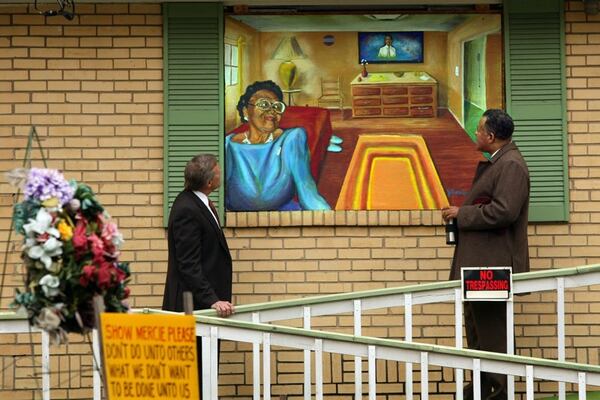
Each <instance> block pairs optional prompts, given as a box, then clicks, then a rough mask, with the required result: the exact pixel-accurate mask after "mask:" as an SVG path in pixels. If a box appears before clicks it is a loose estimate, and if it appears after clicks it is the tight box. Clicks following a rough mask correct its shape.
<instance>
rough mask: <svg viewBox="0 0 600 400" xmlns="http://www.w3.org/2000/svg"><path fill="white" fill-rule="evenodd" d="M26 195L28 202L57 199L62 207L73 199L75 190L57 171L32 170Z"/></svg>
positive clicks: (26, 186)
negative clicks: (31, 200)
mask: <svg viewBox="0 0 600 400" xmlns="http://www.w3.org/2000/svg"><path fill="white" fill-rule="evenodd" d="M24 193H25V198H26V199H27V200H29V199H35V200H39V201H45V200H48V199H51V198H56V199H58V201H59V203H60V204H61V205H63V204H65V203H68V202H69V201H70V200H71V199H72V198H73V188H72V187H71V186H70V185H69V182H67V180H66V179H65V177H64V176H63V174H62V173H61V172H59V171H57V170H55V169H43V168H31V169H30V170H29V175H28V176H27V183H26V184H25V190H24Z"/></svg>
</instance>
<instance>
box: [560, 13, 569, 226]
mask: <svg viewBox="0 0 600 400" xmlns="http://www.w3.org/2000/svg"><path fill="white" fill-rule="evenodd" d="M558 3H559V4H558V12H559V14H560V70H561V71H563V73H562V74H561V92H562V101H561V103H562V130H563V142H562V145H563V146H562V147H563V150H562V151H563V155H564V157H563V159H564V161H563V171H564V172H563V187H564V202H563V219H562V220H563V221H565V222H568V221H569V204H570V201H571V200H570V197H569V193H570V190H569V146H568V144H567V142H568V140H567V134H568V131H567V121H568V119H567V118H568V115H567V74H566V71H567V61H566V58H567V56H566V47H567V45H566V38H565V37H566V31H565V2H564V1H559V2H558Z"/></svg>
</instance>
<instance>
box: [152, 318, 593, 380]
mask: <svg viewBox="0 0 600 400" xmlns="http://www.w3.org/2000/svg"><path fill="white" fill-rule="evenodd" d="M144 312H145V313H148V314H165V313H168V314H172V313H171V312H165V311H163V310H153V309H145V311H144ZM194 316H195V317H196V323H199V324H209V325H211V326H223V327H233V328H242V329H251V330H254V331H259V332H265V333H281V334H288V335H294V336H302V337H311V338H315V339H329V340H337V341H340V342H348V343H359V344H364V345H375V346H386V347H392V348H397V349H406V350H415V351H426V352H429V353H438V354H449V355H455V356H463V357H471V358H479V359H482V360H495V361H506V362H514V363H519V364H527V365H533V366H534V367H535V366H546V367H553V368H564V369H569V370H575V371H578V372H591V373H597V374H600V366H597V365H590V364H579V363H573V362H566V361H556V360H548V359H543V358H536V357H525V356H517V355H508V354H503V353H493V352H486V351H480V350H471V349H456V348H454V347H449V346H441V345H434V344H423V343H415V342H405V341H403V340H394V339H382V338H375V337H370V336H356V335H349V334H344V333H337V332H325V331H319V330H311V329H303V328H294V327H288V326H281V325H270V324H262V323H253V322H247V321H239V320H234V319H228V318H218V317H208V316H203V315H199V314H196V313H194Z"/></svg>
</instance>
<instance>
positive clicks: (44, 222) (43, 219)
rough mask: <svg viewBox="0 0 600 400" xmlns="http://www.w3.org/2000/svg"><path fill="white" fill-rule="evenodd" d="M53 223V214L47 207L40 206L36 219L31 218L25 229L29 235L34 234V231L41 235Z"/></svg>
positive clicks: (24, 226)
mask: <svg viewBox="0 0 600 400" xmlns="http://www.w3.org/2000/svg"><path fill="white" fill-rule="evenodd" d="M51 224H52V215H50V214H49V213H48V211H46V209H45V208H40V209H39V210H38V212H37V215H36V216H35V219H31V218H30V219H29V223H27V224H25V225H23V229H24V230H25V233H26V234H27V236H32V233H37V234H38V235H41V234H42V233H45V232H47V231H48V229H50V225H51Z"/></svg>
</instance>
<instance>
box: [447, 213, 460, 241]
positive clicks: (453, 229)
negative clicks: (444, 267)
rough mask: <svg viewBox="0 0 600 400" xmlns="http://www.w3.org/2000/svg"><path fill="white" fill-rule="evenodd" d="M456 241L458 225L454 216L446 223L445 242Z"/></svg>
mask: <svg viewBox="0 0 600 400" xmlns="http://www.w3.org/2000/svg"><path fill="white" fill-rule="evenodd" d="M457 242H458V225H457V224H456V218H450V219H449V220H448V222H447V223H446V244H456V243H457Z"/></svg>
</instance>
